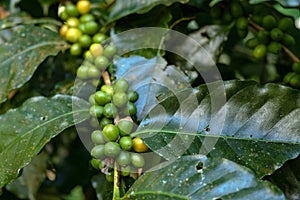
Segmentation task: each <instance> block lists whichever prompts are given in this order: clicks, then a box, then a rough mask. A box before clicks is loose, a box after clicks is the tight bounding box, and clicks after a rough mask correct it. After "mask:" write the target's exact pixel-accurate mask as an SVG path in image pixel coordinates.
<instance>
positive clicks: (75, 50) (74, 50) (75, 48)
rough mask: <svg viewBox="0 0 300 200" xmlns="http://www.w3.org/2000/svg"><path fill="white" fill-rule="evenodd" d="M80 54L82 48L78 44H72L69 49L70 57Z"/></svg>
mask: <svg viewBox="0 0 300 200" xmlns="http://www.w3.org/2000/svg"><path fill="white" fill-rule="evenodd" d="M81 53H82V48H81V46H80V44H79V43H74V44H72V46H71V48H70V54H71V55H72V56H79V55H81Z"/></svg>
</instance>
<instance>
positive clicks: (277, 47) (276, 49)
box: [268, 41, 281, 54]
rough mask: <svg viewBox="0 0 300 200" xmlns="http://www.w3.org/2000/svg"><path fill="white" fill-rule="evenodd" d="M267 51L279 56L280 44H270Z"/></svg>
mask: <svg viewBox="0 0 300 200" xmlns="http://www.w3.org/2000/svg"><path fill="white" fill-rule="evenodd" d="M268 51H269V52H270V53H274V54H279V53H280V52H281V44H280V43H278V42H274V41H272V42H270V44H269V45H268Z"/></svg>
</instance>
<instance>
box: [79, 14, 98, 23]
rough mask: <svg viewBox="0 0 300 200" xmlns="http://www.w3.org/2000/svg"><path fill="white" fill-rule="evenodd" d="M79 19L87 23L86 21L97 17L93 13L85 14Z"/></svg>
mask: <svg viewBox="0 0 300 200" xmlns="http://www.w3.org/2000/svg"><path fill="white" fill-rule="evenodd" d="M79 21H80V22H81V23H86V22H90V21H95V17H94V16H93V15H92V14H89V13H87V14H84V15H82V16H81V17H80V18H79Z"/></svg>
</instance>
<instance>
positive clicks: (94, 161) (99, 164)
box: [91, 158, 102, 170]
mask: <svg viewBox="0 0 300 200" xmlns="http://www.w3.org/2000/svg"><path fill="white" fill-rule="evenodd" d="M91 165H92V167H93V168H95V169H97V170H99V169H101V168H102V162H101V160H97V159H95V158H92V160H91Z"/></svg>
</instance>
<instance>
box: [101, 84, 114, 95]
mask: <svg viewBox="0 0 300 200" xmlns="http://www.w3.org/2000/svg"><path fill="white" fill-rule="evenodd" d="M101 91H103V92H105V93H107V94H109V95H110V96H112V95H113V93H114V89H113V87H112V86H111V85H102V86H101Z"/></svg>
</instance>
